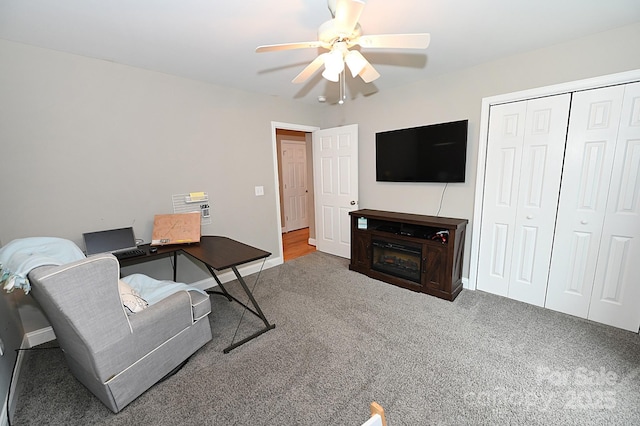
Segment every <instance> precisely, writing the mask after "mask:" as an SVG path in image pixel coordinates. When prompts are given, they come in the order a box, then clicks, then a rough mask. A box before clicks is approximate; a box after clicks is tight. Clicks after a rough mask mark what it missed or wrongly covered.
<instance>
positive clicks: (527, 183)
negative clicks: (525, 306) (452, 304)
mask: <svg viewBox="0 0 640 426" xmlns="http://www.w3.org/2000/svg"><path fill="white" fill-rule="evenodd" d="M570 99H571V96H570V95H569V94H563V95H557V96H550V97H545V98H539V99H533V100H527V101H521V102H514V103H509V104H503V105H497V106H492V107H491V111H490V119H489V138H488V145H487V163H486V172H485V186H484V196H483V212H482V220H481V229H480V250H479V263H478V279H477V283H478V285H477V288H478V289H479V290H484V291H487V292H490V293H494V294H499V295H503V296H507V297H509V298H512V299H516V300H520V301H523V302H527V303H531V304H534V305H538V306H543V305H544V302H545V294H546V290H547V279H548V273H549V263H550V260H551V250H552V244H553V234H554V224H555V219H556V210H557V203H558V195H559V191H560V179H561V175H562V163H563V155H564V145H565V140H566V132H567V122H568V117H569V105H570Z"/></svg>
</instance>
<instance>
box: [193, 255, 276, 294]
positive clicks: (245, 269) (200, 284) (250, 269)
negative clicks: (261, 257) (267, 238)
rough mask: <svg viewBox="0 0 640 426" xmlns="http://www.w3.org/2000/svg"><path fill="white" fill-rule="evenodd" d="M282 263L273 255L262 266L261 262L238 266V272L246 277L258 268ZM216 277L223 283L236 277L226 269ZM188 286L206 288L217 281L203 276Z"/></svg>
mask: <svg viewBox="0 0 640 426" xmlns="http://www.w3.org/2000/svg"><path fill="white" fill-rule="evenodd" d="M282 263H283V260H282V258H281V257H275V258H273V259H268V260H267V261H265V263H264V267H263V266H262V263H256V264H253V265H248V266H245V267H243V268H238V272H240V274H241V275H242V276H243V277H246V276H248V275H251V274H255V273H256V272H259V271H260V269H262V270H266V269H269V268H273V267H274V266H278V265H281V264H282ZM218 279H219V280H220V282H221V283H222V284H224V283H228V282H229V281H233V280H235V279H236V275H235V274H234V273H233V271H227V272H225V273H223V274H219V275H218ZM189 285H190V286H193V287H195V288H198V289H200V290H206V289H208V288H212V287H215V286H217V285H218V283H217V282H216V281H215V280H214V279H213V277H210V278H205V279H204V280H200V281H196V282H194V283H191V284H189Z"/></svg>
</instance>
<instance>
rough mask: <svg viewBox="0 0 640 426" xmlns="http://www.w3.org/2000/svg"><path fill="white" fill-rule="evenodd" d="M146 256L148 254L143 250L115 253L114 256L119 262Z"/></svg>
mask: <svg viewBox="0 0 640 426" xmlns="http://www.w3.org/2000/svg"><path fill="white" fill-rule="evenodd" d="M144 254H146V253H145V251H144V250H142V249H133V250H127V251H120V252H117V253H113V255H114V256H115V257H116V258H117V259H118V260H122V259H129V258H131V257H137V256H143V255H144Z"/></svg>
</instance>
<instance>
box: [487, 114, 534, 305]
mask: <svg viewBox="0 0 640 426" xmlns="http://www.w3.org/2000/svg"><path fill="white" fill-rule="evenodd" d="M526 113H527V102H526V101H522V102H513V103H509V104H503V105H497V106H493V107H491V113H490V114H491V117H490V120H489V140H488V144H487V163H486V169H485V170H486V175H485V187H484V198H483V201H482V223H481V225H480V226H481V230H480V249H479V256H478V257H479V260H478V279H477V288H478V290H483V291H487V292H489V293H494V294H498V295H500V296H507V293H508V291H509V280H510V279H511V264H512V253H513V232H514V231H513V229H514V227H515V221H516V212H517V200H518V186H519V183H520V173H519V171H520V164H521V161H522V145H523V141H524V123H525V116H526Z"/></svg>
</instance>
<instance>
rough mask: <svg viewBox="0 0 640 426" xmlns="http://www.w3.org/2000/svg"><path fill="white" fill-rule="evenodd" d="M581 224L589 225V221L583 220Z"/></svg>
mask: <svg viewBox="0 0 640 426" xmlns="http://www.w3.org/2000/svg"><path fill="white" fill-rule="evenodd" d="M580 223H581V224H583V225H586V224H587V223H589V221H588V220H581V221H580Z"/></svg>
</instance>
